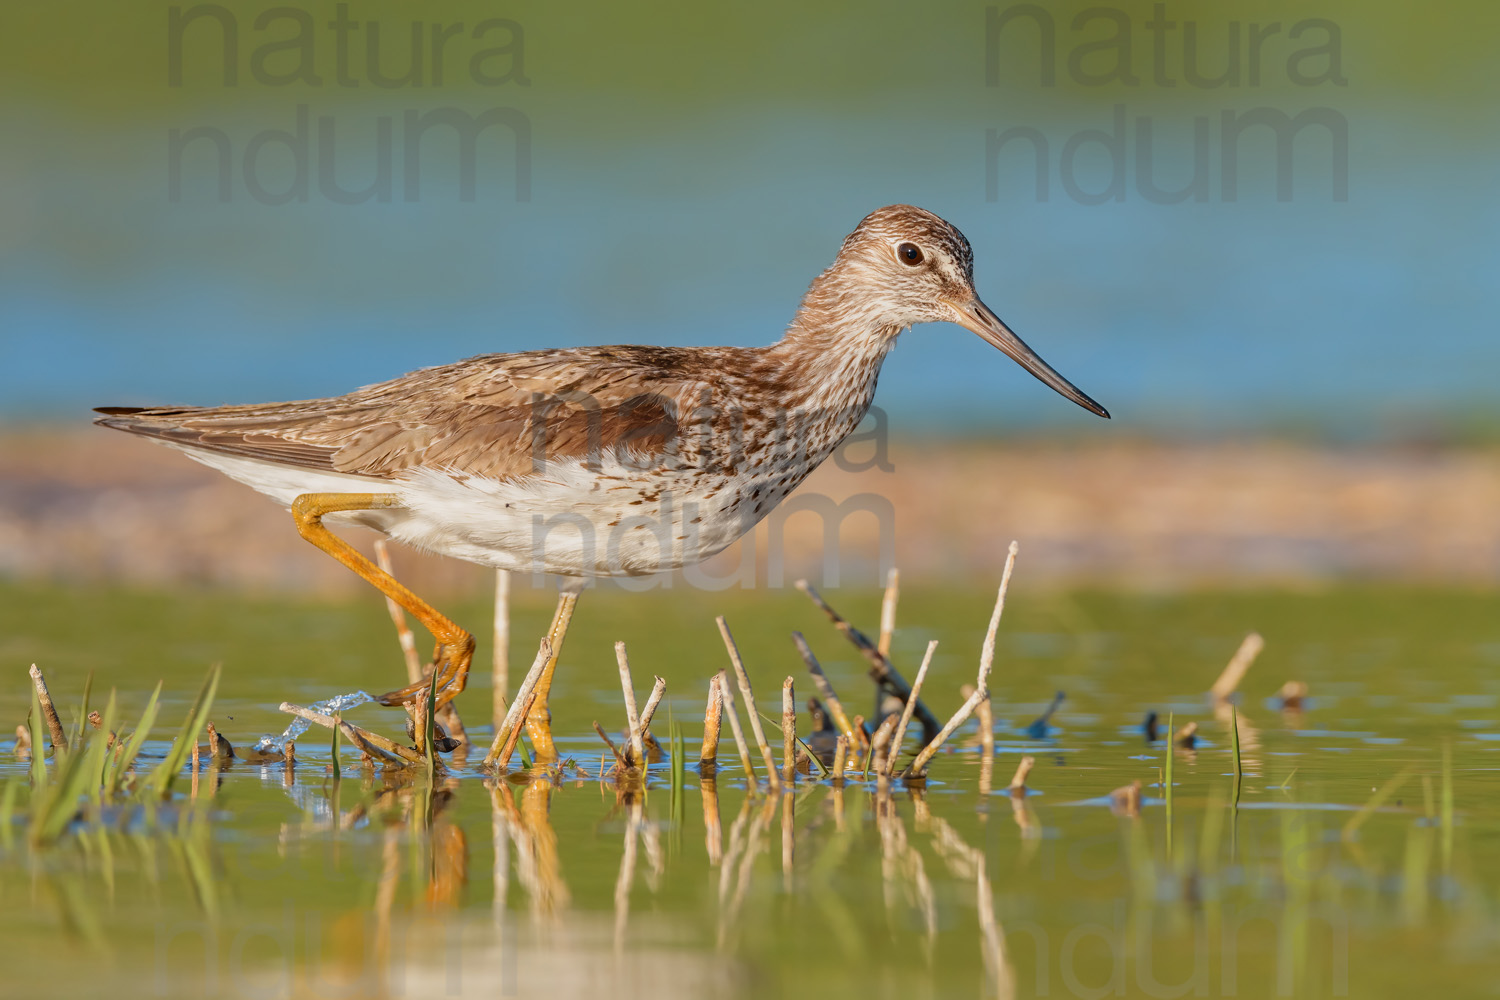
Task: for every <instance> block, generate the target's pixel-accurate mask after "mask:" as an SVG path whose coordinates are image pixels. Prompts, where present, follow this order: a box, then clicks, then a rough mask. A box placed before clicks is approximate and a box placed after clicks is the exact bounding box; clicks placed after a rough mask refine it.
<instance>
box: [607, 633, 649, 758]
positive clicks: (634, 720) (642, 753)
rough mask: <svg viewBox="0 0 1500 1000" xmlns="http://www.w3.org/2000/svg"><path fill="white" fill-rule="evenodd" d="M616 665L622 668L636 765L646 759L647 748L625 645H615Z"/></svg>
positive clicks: (626, 714) (626, 720)
mask: <svg viewBox="0 0 1500 1000" xmlns="http://www.w3.org/2000/svg"><path fill="white" fill-rule="evenodd" d="M615 663H617V664H618V665H619V667H620V689H621V691H622V692H623V693H624V695H625V732H626V733H628V734H629V736H630V758H631V760H632V761H634V762H635V763H636V764H640V763H641V762H642V761H644V760H645V759H646V747H645V744H644V743H643V742H642V740H641V715H640V713H639V712H637V711H636V708H635V681H633V680H632V679H631V677H630V657H628V656H626V655H625V644H624V643H623V642H617V643H615Z"/></svg>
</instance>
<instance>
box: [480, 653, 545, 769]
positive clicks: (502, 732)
mask: <svg viewBox="0 0 1500 1000" xmlns="http://www.w3.org/2000/svg"><path fill="white" fill-rule="evenodd" d="M551 656H552V643H551V642H550V641H548V640H547V638H546V637H545V636H544V637H543V638H542V641H541V644H540V645H539V646H538V648H537V652H536V659H535V660H533V661H532V662H531V669H530V670H528V671H526V677H525V679H524V680H522V681H521V686H520V687H519V688H517V689H516V697H515V700H514V701H512V702H511V703H510V709H509V710H508V711H507V712H506V713H505V718H504V719H503V720H501V723H500V725H498V726H496V727H495V741H494V742H493V743H492V744H490V752H489V753H487V754H485V756H484V761H483V764H482V766H484V767H496V766H498V767H508V766H509V764H510V755H511V752H512V751H513V750H514V749H515V745H516V740H517V739H519V738H520V734H521V720H522V719H524V718H526V713H527V712H529V711H530V710H531V703H532V701H533V700H534V699H535V697H536V685H537V682H538V681H539V680H541V677H542V671H543V670H544V669H545V668H546V666H547V660H548V659H550V658H551Z"/></svg>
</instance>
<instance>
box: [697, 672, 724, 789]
mask: <svg viewBox="0 0 1500 1000" xmlns="http://www.w3.org/2000/svg"><path fill="white" fill-rule="evenodd" d="M723 677H724V671H722V670H720V671H719V672H718V673H717V674H714V675H713V677H712V678H710V679H709V682H708V704H706V705H704V707H703V746H702V748H701V749H699V751H698V773H699V774H707V773H711V772H713V770H714V769H715V768H717V767H718V766H719V730H720V729H721V728H722V726H723V721H722V718H723V711H724V697H723V696H722V695H721V694H719V682H720V681H721V680H723Z"/></svg>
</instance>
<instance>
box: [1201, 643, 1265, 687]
mask: <svg viewBox="0 0 1500 1000" xmlns="http://www.w3.org/2000/svg"><path fill="white" fill-rule="evenodd" d="M1265 647H1266V641H1265V640H1264V639H1262V638H1261V637H1260V633H1259V632H1251V633H1250V634H1249V635H1247V636H1245V639H1244V641H1243V642H1241V643H1240V648H1239V649H1237V650H1235V651H1234V656H1233V657H1231V658H1230V660H1229V663H1228V665H1227V666H1225V667H1224V672H1223V673H1221V674H1220V675H1219V679H1218V680H1216V681H1214V686H1213V687H1211V688H1209V691H1210V693H1212V694H1213V696H1214V701H1226V700H1228V698H1229V696H1230V695H1232V694H1234V690H1235V688H1237V687H1239V686H1240V681H1242V680H1244V677H1245V672H1246V671H1248V670H1249V669H1250V666H1251V664H1253V663H1254V662H1255V658H1256V657H1257V656H1259V655H1260V651H1261V650H1262V649H1264V648H1265Z"/></svg>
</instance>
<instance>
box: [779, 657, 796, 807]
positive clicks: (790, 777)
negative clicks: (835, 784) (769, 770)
mask: <svg viewBox="0 0 1500 1000" xmlns="http://www.w3.org/2000/svg"><path fill="white" fill-rule="evenodd" d="M781 780H782V781H784V782H786V783H787V784H788V785H790V784H794V783H795V782H796V780H797V697H796V693H795V691H794V690H793V688H792V679H791V678H790V677H788V678H787V679H786V680H784V681H782V682H781Z"/></svg>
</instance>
